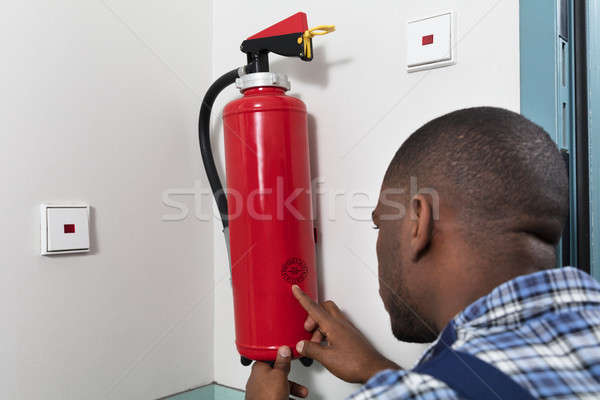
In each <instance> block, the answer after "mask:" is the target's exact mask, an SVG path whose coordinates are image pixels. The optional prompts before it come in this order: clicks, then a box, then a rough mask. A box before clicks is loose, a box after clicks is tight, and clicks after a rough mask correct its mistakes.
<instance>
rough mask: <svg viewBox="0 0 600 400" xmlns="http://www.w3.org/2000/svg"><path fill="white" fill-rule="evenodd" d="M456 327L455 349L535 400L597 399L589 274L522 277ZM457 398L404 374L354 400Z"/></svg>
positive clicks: (599, 349)
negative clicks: (503, 375)
mask: <svg viewBox="0 0 600 400" xmlns="http://www.w3.org/2000/svg"><path fill="white" fill-rule="evenodd" d="M453 321H454V324H455V327H456V334H457V340H456V342H455V343H454V344H453V345H452V348H453V349H457V350H462V351H464V352H467V353H470V354H472V355H475V356H477V357H479V358H480V359H482V360H484V361H486V362H488V363H490V364H493V365H495V366H496V368H498V369H500V370H502V371H503V372H504V373H506V374H507V375H509V376H511V377H512V378H513V379H514V380H515V382H517V383H518V384H520V385H521V386H522V387H523V388H525V389H527V390H528V391H529V392H530V393H531V394H532V395H533V396H534V397H536V398H539V399H571V398H580V399H599V398H600V284H599V283H598V282H596V281H595V280H594V279H593V278H592V277H590V276H589V275H587V274H586V273H584V272H581V271H579V270H577V269H575V268H572V267H565V268H558V269H550V270H544V271H540V272H536V273H533V274H530V275H523V276H519V277H517V278H515V279H513V280H511V281H508V282H505V283H503V284H502V285H500V286H498V287H496V288H495V289H494V290H493V291H492V292H490V293H489V294H488V295H486V296H484V297H482V298H480V299H478V300H477V301H475V302H474V303H472V304H471V305H469V306H468V307H467V308H465V309H464V310H463V311H462V312H461V313H460V314H458V315H457V316H456V317H455V318H454V320H453ZM438 340H439V338H438ZM434 345H435V343H434V344H432V346H431V347H429V349H428V350H427V351H425V353H424V355H423V357H422V358H421V360H420V361H419V363H421V362H424V361H425V360H428V359H429V357H430V356H431V349H432V348H433V346H434ZM458 398H459V397H458V395H457V394H456V392H454V390H452V389H451V388H449V387H448V386H447V385H446V384H445V383H443V382H441V381H439V380H437V379H435V378H433V377H431V376H429V375H424V374H419V373H416V372H412V371H404V370H400V371H395V370H386V371H382V372H380V373H378V374H377V375H375V376H374V377H372V378H371V379H370V380H369V381H368V382H367V383H366V385H364V386H363V387H362V388H361V389H360V390H359V391H358V392H356V393H355V394H353V395H352V396H350V397H349V399H354V400H361V399H362V400H366V399H423V400H434V399H458Z"/></svg>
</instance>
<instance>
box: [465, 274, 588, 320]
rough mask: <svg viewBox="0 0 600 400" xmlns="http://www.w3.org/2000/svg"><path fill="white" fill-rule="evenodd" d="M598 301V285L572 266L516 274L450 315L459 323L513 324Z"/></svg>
mask: <svg viewBox="0 0 600 400" xmlns="http://www.w3.org/2000/svg"><path fill="white" fill-rule="evenodd" d="M586 304H589V305H592V304H595V305H598V304H600V285H599V284H598V282H596V281H595V280H594V279H593V278H592V277H591V276H589V275H588V274H586V273H585V272H583V271H580V270H578V269H576V268H573V267H563V268H553V269H547V270H543V271H538V272H534V273H532V274H528V275H521V276H518V277H516V278H514V279H512V280H510V281H507V282H505V283H503V284H501V285H500V286H497V287H496V288H495V289H494V290H492V291H491V292H490V293H489V294H487V295H485V296H483V297H481V298H479V299H478V300H476V301H475V302H474V303H471V305H469V306H467V308H465V309H464V310H463V311H462V312H461V313H459V314H458V315H457V316H456V317H455V318H454V323H455V326H456V327H457V328H460V327H463V326H472V327H493V326H505V327H509V326H514V325H518V324H520V323H522V322H523V321H526V320H528V319H530V318H534V317H535V316H537V315H540V314H543V313H546V312H548V311H559V310H567V309H569V308H571V307H574V306H577V307H581V306H582V305H586Z"/></svg>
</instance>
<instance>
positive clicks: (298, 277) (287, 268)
mask: <svg viewBox="0 0 600 400" xmlns="http://www.w3.org/2000/svg"><path fill="white" fill-rule="evenodd" d="M306 274H308V267H307V266H306V263H305V262H304V260H302V259H301V258H298V257H292V258H289V259H288V260H287V261H286V262H285V263H284V264H283V265H282V266H281V277H282V278H283V280H284V281H286V282H289V283H291V284H298V283H300V282H302V281H303V280H304V278H306Z"/></svg>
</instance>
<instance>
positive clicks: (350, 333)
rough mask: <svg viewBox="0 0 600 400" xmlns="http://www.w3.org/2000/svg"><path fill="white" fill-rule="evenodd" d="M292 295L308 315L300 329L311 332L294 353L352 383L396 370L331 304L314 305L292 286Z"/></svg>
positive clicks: (396, 366)
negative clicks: (321, 365)
mask: <svg viewBox="0 0 600 400" xmlns="http://www.w3.org/2000/svg"><path fill="white" fill-rule="evenodd" d="M292 292H293V293H294V297H296V299H297V300H298V301H299V302H300V304H301V305H302V307H304V309H305V310H306V311H307V312H308V318H307V319H306V322H305V323H304V329H306V330H307V331H309V332H313V336H312V339H311V340H310V341H308V340H302V341H300V342H298V344H297V345H296V350H297V351H298V353H300V354H302V355H303V356H305V357H310V358H313V359H315V360H317V361H319V362H320V363H321V364H323V366H324V367H325V368H327V369H328V370H329V371H330V372H331V373H332V374H334V375H335V376H337V377H338V378H340V379H343V380H344V381H346V382H352V383H365V382H367V381H368V380H369V378H371V377H372V376H373V375H375V374H376V373H377V372H379V371H382V370H384V369H400V367H399V366H398V365H396V364H395V363H393V362H392V361H390V360H388V359H387V358H385V357H384V356H382V355H381V354H380V353H379V352H377V350H375V348H374V347H373V346H372V345H371V344H370V343H369V342H368V340H367V338H365V337H364V335H363V334H362V333H360V331H359V330H358V329H356V327H355V326H354V325H352V323H351V322H350V321H349V320H348V319H347V318H346V317H345V316H344V314H343V313H342V312H341V311H340V309H339V308H338V306H337V305H336V304H335V303H334V302H333V301H325V302H323V303H321V304H317V303H315V302H314V301H313V300H312V299H311V298H310V297H308V296H307V295H306V294H305V293H304V292H303V291H302V289H300V288H299V287H298V286H297V285H294V286H292ZM323 341H326V343H323Z"/></svg>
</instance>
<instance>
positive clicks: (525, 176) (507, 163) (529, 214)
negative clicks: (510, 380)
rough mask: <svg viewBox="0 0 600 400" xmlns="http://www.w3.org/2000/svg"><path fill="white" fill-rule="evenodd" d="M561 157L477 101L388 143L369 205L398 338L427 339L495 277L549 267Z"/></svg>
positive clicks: (561, 212)
mask: <svg viewBox="0 0 600 400" xmlns="http://www.w3.org/2000/svg"><path fill="white" fill-rule="evenodd" d="M567 186H568V185H567V176H566V171H565V166H564V162H563V160H562V157H561V155H560V153H559V151H558V149H557V148H556V146H555V145H554V143H553V142H552V140H551V139H550V137H549V136H548V134H547V133H546V132H545V131H544V130H543V129H542V128H540V127H539V126H537V125H535V124H534V123H532V122H530V121H529V120H527V119H525V118H524V117H522V116H520V115H519V114H516V113H513V112H511V111H507V110H503V109H499V108H492V107H478V108H470V109H464V110H459V111H455V112H452V113H450V114H446V115H444V116H442V117H439V118H436V119H434V120H433V121H431V122H429V123H427V124H425V125H424V126H423V127H421V128H420V129H418V130H417V131H416V132H414V133H413V134H412V135H411V136H410V137H409V138H408V139H407V140H406V141H405V142H404V144H403V145H402V146H401V147H400V149H399V150H398V151H397V153H396V155H395V156H394V159H393V160H392V162H391V163H390V165H389V167H388V170H387V172H386V174H385V178H384V180H383V185H382V189H381V193H380V198H379V204H378V205H377V208H376V209H375V211H374V213H373V219H374V222H375V224H376V225H377V226H378V228H379V237H378V240H377V256H378V260H379V281H380V294H381V296H382V299H383V302H384V304H385V306H386V309H387V311H388V313H389V314H390V319H391V322H392V329H393V331H394V334H395V336H396V337H397V338H398V339H400V340H405V341H412V342H428V341H432V340H433V339H435V337H436V336H437V334H438V333H439V330H440V329H441V328H443V325H444V324H445V323H447V322H448V320H449V319H450V318H452V317H453V316H454V314H455V313H457V312H459V311H460V310H461V309H462V308H464V307H465V306H466V305H468V304H469V303H470V302H472V301H474V300H476V299H477V298H478V297H480V296H482V295H484V294H486V293H487V292H489V291H490V290H491V289H492V288H494V287H495V286H497V285H498V284H500V283H502V282H504V281H506V280H509V279H511V278H513V277H515V276H517V275H521V274H524V273H529V272H533V271H535V270H538V269H543V268H548V267H552V266H553V265H554V262H555V246H556V244H557V243H558V241H559V239H560V235H561V231H562V228H563V224H564V221H565V218H566V215H567V212H568V188H567Z"/></svg>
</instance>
